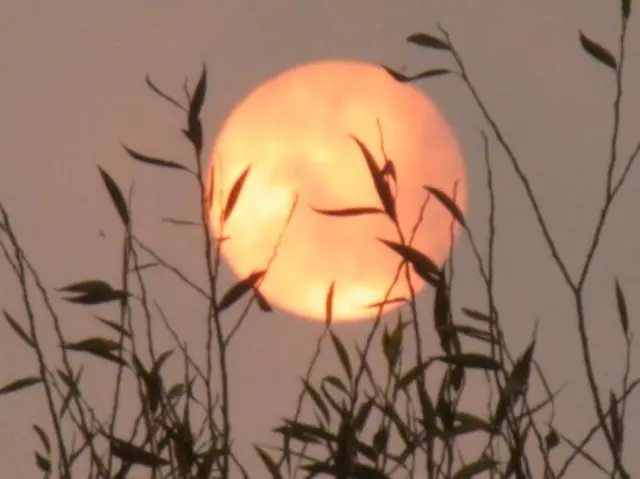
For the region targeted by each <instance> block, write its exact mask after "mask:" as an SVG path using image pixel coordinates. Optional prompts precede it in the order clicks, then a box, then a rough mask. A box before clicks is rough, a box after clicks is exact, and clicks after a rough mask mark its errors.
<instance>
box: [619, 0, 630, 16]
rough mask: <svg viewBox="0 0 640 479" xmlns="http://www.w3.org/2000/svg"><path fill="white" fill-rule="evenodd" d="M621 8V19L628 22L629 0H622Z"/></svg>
mask: <svg viewBox="0 0 640 479" xmlns="http://www.w3.org/2000/svg"><path fill="white" fill-rule="evenodd" d="M621 6H622V18H624V19H625V20H628V19H629V16H630V15H631V0H622V2H621Z"/></svg>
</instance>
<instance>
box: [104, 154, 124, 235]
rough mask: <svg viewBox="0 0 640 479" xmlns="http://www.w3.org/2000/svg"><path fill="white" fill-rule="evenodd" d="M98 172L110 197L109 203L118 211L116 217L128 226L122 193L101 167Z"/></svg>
mask: <svg viewBox="0 0 640 479" xmlns="http://www.w3.org/2000/svg"><path fill="white" fill-rule="evenodd" d="M98 170H100V176H102V181H103V182H104V184H105V186H106V187H107V191H108V192H109V196H111V201H113V204H114V206H115V207H116V210H117V211H118V215H119V216H120V219H121V220H122V223H123V224H124V225H125V226H129V221H130V220H129V210H128V208H127V202H126V201H125V200H124V196H123V195H122V191H120V188H119V187H118V184H117V183H116V182H115V181H114V180H113V178H111V176H109V174H108V173H107V172H106V171H104V170H103V169H102V168H101V167H99V166H98Z"/></svg>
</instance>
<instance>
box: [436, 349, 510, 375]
mask: <svg viewBox="0 0 640 479" xmlns="http://www.w3.org/2000/svg"><path fill="white" fill-rule="evenodd" d="M433 359H438V360H440V361H442V362H443V363H445V364H451V365H453V366H461V367H463V368H475V369H484V370H487V371H499V370H500V369H501V366H500V363H499V362H498V361H497V360H495V359H493V358H492V357H490V356H485V355H484V354H478V353H463V354H455V355H451V356H436V357H435V358H433Z"/></svg>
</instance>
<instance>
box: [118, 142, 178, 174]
mask: <svg viewBox="0 0 640 479" xmlns="http://www.w3.org/2000/svg"><path fill="white" fill-rule="evenodd" d="M122 147H123V148H124V149H125V150H126V152H127V153H129V155H130V156H131V157H132V158H133V159H135V160H138V161H140V162H142V163H147V164H149V165H155V166H163V167H165V168H171V169H174V170H185V171H188V168H187V167H186V166H184V165H181V164H180V163H176V162H175V161H169V160H163V159H162V158H156V157H153V156H147V155H143V154H141V153H138V152H137V151H134V150H132V149H131V148H129V147H127V145H122Z"/></svg>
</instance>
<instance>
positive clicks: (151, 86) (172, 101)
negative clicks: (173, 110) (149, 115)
mask: <svg viewBox="0 0 640 479" xmlns="http://www.w3.org/2000/svg"><path fill="white" fill-rule="evenodd" d="M146 81H147V86H148V87H149V88H151V90H152V91H153V92H154V93H155V94H157V95H159V96H160V97H162V98H164V99H165V100H167V101H168V102H169V103H171V104H173V105H175V106H177V107H178V108H180V109H181V110H185V111H186V108H185V107H184V106H182V105H181V104H180V103H179V102H178V101H177V100H174V99H173V98H171V97H170V96H169V95H167V94H166V93H164V92H163V91H161V90H160V89H159V88H158V87H157V86H156V85H155V84H154V83H153V82H152V81H151V77H150V76H149V75H147V78H146Z"/></svg>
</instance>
